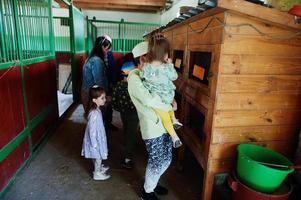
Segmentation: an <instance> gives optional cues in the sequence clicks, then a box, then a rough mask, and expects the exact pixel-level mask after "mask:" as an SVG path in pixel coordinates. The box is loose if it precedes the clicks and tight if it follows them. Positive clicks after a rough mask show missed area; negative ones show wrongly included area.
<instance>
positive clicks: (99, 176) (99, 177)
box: [93, 172, 111, 181]
mask: <svg viewBox="0 0 301 200" xmlns="http://www.w3.org/2000/svg"><path fill="white" fill-rule="evenodd" d="M110 177H111V176H110V175H108V174H106V173H103V172H93V179H94V180H96V181H104V180H107V179H109V178H110Z"/></svg>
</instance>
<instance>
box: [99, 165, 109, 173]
mask: <svg viewBox="0 0 301 200" xmlns="http://www.w3.org/2000/svg"><path fill="white" fill-rule="evenodd" d="M109 169H110V167H109V166H105V165H104V164H101V172H102V173H106V172H107V171H108V170H109Z"/></svg>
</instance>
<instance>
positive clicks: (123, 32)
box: [86, 19, 160, 53]
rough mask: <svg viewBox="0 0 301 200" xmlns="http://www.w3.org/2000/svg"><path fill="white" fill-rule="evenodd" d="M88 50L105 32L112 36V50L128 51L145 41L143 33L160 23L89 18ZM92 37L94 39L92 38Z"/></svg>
mask: <svg viewBox="0 0 301 200" xmlns="http://www.w3.org/2000/svg"><path fill="white" fill-rule="evenodd" d="M87 24H88V25H87V35H88V38H87V44H86V50H87V51H89V50H91V47H92V46H93V41H95V39H96V37H97V36H101V35H104V34H107V35H109V36H110V37H111V38H112V51H113V52H121V53H126V52H130V51H132V49H133V48H134V46H135V45H136V44H138V43H139V42H141V41H144V39H143V35H144V34H146V33H148V32H150V31H151V30H153V29H155V28H156V27H158V26H159V25H160V24H151V23H136V22H125V21H124V20H123V19H121V21H104V20H96V19H92V20H89V19H88V23H87ZM89 37H91V38H92V39H90V38H89Z"/></svg>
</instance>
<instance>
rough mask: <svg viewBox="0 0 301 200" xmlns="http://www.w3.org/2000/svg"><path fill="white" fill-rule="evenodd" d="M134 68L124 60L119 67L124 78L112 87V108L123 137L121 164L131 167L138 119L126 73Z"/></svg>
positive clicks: (132, 64) (132, 63)
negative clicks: (118, 115)
mask: <svg viewBox="0 0 301 200" xmlns="http://www.w3.org/2000/svg"><path fill="white" fill-rule="evenodd" d="M134 68H135V64H134V62H125V63H124V64H123V66H122V68H121V70H122V72H123V73H122V74H123V76H124V79H123V80H121V81H119V82H118V83H117V84H116V85H115V86H114V87H113V96H112V97H113V98H112V105H113V108H114V110H116V111H119V112H120V117H121V121H122V124H123V132H124V138H125V151H124V155H123V156H124V157H123V159H122V161H121V165H122V166H123V167H124V168H127V169H132V168H133V166H134V162H133V152H134V148H135V145H136V136H137V132H138V125H139V119H138V115H137V111H136V108H135V106H134V104H133V103H132V101H131V98H130V95H129V93H128V83H127V75H128V73H129V71H130V70H132V69H134Z"/></svg>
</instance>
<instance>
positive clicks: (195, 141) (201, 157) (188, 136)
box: [182, 128, 207, 169]
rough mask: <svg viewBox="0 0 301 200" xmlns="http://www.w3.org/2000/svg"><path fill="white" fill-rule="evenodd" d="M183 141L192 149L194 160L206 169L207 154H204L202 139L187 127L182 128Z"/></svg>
mask: <svg viewBox="0 0 301 200" xmlns="http://www.w3.org/2000/svg"><path fill="white" fill-rule="evenodd" d="M182 138H183V142H184V144H185V145H187V147H188V148H189V149H190V150H191V151H192V153H193V154H194V156H195V158H196V160H197V161H198V163H199V164H200V165H201V167H202V168H203V169H206V167H207V166H206V165H207V156H206V155H205V145H204V141H200V139H199V138H198V137H197V136H196V135H194V134H193V133H192V132H191V131H190V130H189V129H186V128H185V129H184V130H183V134H182Z"/></svg>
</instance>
